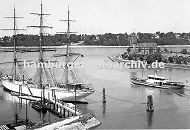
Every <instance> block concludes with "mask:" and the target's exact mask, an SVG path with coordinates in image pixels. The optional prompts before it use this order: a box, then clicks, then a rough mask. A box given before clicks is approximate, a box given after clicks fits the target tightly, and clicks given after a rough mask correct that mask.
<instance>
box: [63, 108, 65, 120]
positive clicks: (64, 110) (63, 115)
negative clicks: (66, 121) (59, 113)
mask: <svg viewBox="0 0 190 130" xmlns="http://www.w3.org/2000/svg"><path fill="white" fill-rule="evenodd" d="M63 116H64V118H65V108H63Z"/></svg>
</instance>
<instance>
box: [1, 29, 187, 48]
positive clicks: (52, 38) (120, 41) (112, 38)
mask: <svg viewBox="0 0 190 130" xmlns="http://www.w3.org/2000/svg"><path fill="white" fill-rule="evenodd" d="M136 35H137V42H138V43H144V42H149V43H158V45H189V44H190V42H189V40H188V39H189V37H190V33H173V32H168V33H161V32H156V33H140V32H139V33H137V34H136ZM130 36H131V35H130V34H127V33H123V34H122V33H119V34H112V33H105V34H99V35H86V34H84V35H76V34H72V35H71V38H70V39H71V41H72V42H74V43H78V42H79V41H84V43H83V45H103V46H127V45H129V44H130V42H129V41H130V40H129V38H130ZM38 39H39V36H38V35H25V34H18V35H17V44H18V45H19V46H37V45H38V44H39V40H38ZM44 41H45V42H44V45H48V46H52V45H53V46H60V45H62V44H63V43H65V42H66V41H67V39H66V35H65V34H55V35H48V36H44ZM0 46H13V42H12V37H9V36H4V37H2V38H0Z"/></svg>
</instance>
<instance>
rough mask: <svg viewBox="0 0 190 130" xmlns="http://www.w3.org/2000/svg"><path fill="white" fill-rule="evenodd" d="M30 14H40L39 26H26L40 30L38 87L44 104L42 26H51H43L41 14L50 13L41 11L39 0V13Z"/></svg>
mask: <svg viewBox="0 0 190 130" xmlns="http://www.w3.org/2000/svg"><path fill="white" fill-rule="evenodd" d="M31 14H35V15H38V16H40V25H39V26H28V27H34V28H39V29H40V32H39V42H40V43H39V44H40V45H39V63H40V65H39V85H40V88H41V89H42V104H44V101H45V93H44V89H45V87H44V86H43V84H42V69H43V66H42V65H43V62H44V59H43V48H42V46H43V44H44V43H43V42H44V41H43V33H44V32H43V31H44V28H52V27H49V26H44V25H43V16H44V15H50V14H44V13H43V6H42V0H41V4H40V13H31Z"/></svg>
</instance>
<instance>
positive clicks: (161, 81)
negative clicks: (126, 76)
mask: <svg viewBox="0 0 190 130" xmlns="http://www.w3.org/2000/svg"><path fill="white" fill-rule="evenodd" d="M131 84H132V85H143V86H147V87H154V88H163V89H168V88H171V89H182V88H184V87H185V84H184V83H183V82H174V81H169V79H167V78H166V77H160V76H157V75H156V74H155V75H148V76H147V79H140V78H137V77H133V78H131Z"/></svg>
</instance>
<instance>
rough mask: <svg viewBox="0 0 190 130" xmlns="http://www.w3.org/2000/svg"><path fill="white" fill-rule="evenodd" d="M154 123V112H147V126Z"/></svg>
mask: <svg viewBox="0 0 190 130" xmlns="http://www.w3.org/2000/svg"><path fill="white" fill-rule="evenodd" d="M152 123H153V112H147V128H151V127H152Z"/></svg>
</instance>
